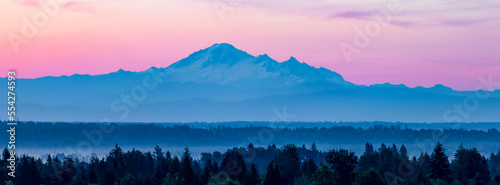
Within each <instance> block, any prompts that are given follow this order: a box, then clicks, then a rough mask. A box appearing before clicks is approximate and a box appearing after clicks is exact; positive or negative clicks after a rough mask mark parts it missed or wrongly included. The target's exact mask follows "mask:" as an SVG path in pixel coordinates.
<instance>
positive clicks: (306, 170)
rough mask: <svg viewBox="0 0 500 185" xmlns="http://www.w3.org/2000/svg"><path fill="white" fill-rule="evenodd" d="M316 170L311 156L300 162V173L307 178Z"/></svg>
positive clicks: (316, 167)
mask: <svg viewBox="0 0 500 185" xmlns="http://www.w3.org/2000/svg"><path fill="white" fill-rule="evenodd" d="M316 170H318V166H316V163H315V162H314V160H313V159H312V158H310V159H309V160H308V161H304V163H303V164H302V173H303V174H304V175H306V176H307V177H308V178H311V177H312V175H313V174H314V172H316Z"/></svg>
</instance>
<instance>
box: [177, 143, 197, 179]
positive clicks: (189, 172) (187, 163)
mask: <svg viewBox="0 0 500 185" xmlns="http://www.w3.org/2000/svg"><path fill="white" fill-rule="evenodd" d="M192 162H193V158H191V153H190V152H189V149H188V148H187V147H186V148H185V149H184V153H183V154H182V157H181V164H182V166H181V172H180V176H181V177H182V178H183V179H184V180H185V182H186V183H187V184H188V185H195V184H196V183H197V182H198V180H197V177H196V176H195V174H194V170H193V167H192V166H191V164H192Z"/></svg>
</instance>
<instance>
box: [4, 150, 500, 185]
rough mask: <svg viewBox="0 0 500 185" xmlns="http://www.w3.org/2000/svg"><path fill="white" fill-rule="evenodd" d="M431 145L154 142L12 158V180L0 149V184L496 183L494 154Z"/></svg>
mask: <svg viewBox="0 0 500 185" xmlns="http://www.w3.org/2000/svg"><path fill="white" fill-rule="evenodd" d="M444 151H445V148H444V147H443V145H442V144H441V143H439V142H437V143H436V144H435V145H434V149H433V150H432V152H431V153H427V152H426V153H421V154H420V155H419V156H412V157H410V156H408V152H407V150H406V147H405V146H404V145H401V146H399V147H398V146H396V145H395V144H392V145H385V144H382V145H381V146H380V147H378V148H377V149H376V148H374V146H373V145H372V144H371V143H368V142H367V143H366V144H365V151H364V152H363V154H362V155H360V156H357V155H356V154H355V153H354V152H352V151H349V150H345V149H334V150H330V151H328V152H323V151H318V150H317V148H316V146H315V145H314V144H313V145H312V146H311V147H310V148H306V146H305V145H302V146H296V145H294V144H287V145H284V146H282V147H280V148H278V147H276V145H269V146H267V147H255V146H253V144H249V145H248V146H247V147H234V148H232V149H229V150H227V151H226V152H224V153H221V152H212V153H202V155H201V158H200V159H193V158H192V157H191V153H190V151H189V148H187V147H186V148H185V150H184V152H183V154H182V155H181V156H172V155H171V153H170V152H169V151H166V152H164V151H163V150H162V148H160V147H158V146H156V147H155V149H154V151H152V152H142V151H139V150H135V149H132V150H131V151H123V150H122V148H121V147H119V146H118V145H115V147H114V148H113V149H112V150H111V151H110V152H109V154H108V155H107V156H106V157H103V158H98V157H92V158H91V160H90V161H89V162H86V161H79V160H78V159H72V158H64V159H59V158H58V157H57V156H56V157H52V156H51V155H49V156H48V157H47V159H41V158H34V157H30V156H26V155H23V156H20V157H18V158H16V160H17V167H16V177H15V178H13V179H12V178H9V177H8V176H7V172H6V171H7V169H6V168H4V167H5V166H7V162H8V161H7V159H9V158H10V153H9V151H8V150H7V149H4V151H3V152H2V154H1V155H2V160H1V162H0V163H1V165H2V168H1V170H0V179H1V181H0V183H2V184H17V185H25V184H26V185H36V184H44V185H66V184H71V185H90V184H98V185H110V184H115V185H257V184H258V185H392V184H394V185H422V184H423V185H447V184H450V185H480V184H483V185H498V184H500V151H499V152H497V153H491V154H490V156H488V157H486V156H482V155H481V154H480V153H479V151H478V150H477V149H476V148H465V147H463V145H460V146H459V147H458V150H456V151H455V153H454V155H453V156H452V157H450V156H447V155H446V154H445V152H444Z"/></svg>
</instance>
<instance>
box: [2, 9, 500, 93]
mask: <svg viewBox="0 0 500 185" xmlns="http://www.w3.org/2000/svg"><path fill="white" fill-rule="evenodd" d="M46 2H48V3H51V2H52V3H53V4H48V3H46ZM47 7H48V8H47ZM377 16H378V17H379V18H377ZM0 22H1V23H2V26H1V27H0V35H2V37H0V60H1V61H2V62H1V63H0V69H1V70H0V71H7V70H9V69H11V68H14V69H16V70H17V71H18V74H19V75H20V77H25V78H35V77H41V76H48V75H50V76H59V75H71V74H74V73H80V74H102V73H109V72H112V71H116V70H118V69H119V68H122V69H125V70H130V71H141V70H145V69H147V68H149V67H151V66H156V67H165V66H168V65H170V64H171V63H173V62H176V61H177V60H179V59H181V58H184V57H187V56H188V55H189V54H191V53H192V52H194V51H198V50H199V49H203V48H206V47H208V46H210V45H212V44H213V43H230V44H233V45H234V46H235V47H237V48H239V49H241V50H244V51H247V52H248V53H250V54H252V55H260V54H264V53H267V54H268V55H269V56H270V57H272V58H274V59H276V60H278V61H280V62H281V61H284V60H286V59H288V58H290V56H294V57H296V58H297V59H298V60H299V61H301V62H306V63H308V64H310V65H313V66H316V67H320V66H322V67H325V68H328V69H331V70H333V71H336V72H338V73H340V74H341V75H343V76H344V78H345V79H346V80H348V81H351V82H354V83H357V84H367V85H369V84H376V83H386V82H389V83H394V84H400V83H404V84H406V85H408V86H410V87H414V86H425V87H430V86H434V85H435V84H444V85H446V86H450V87H452V88H454V89H458V90H474V89H477V88H478V85H479V84H480V82H479V80H478V78H479V77H481V76H483V77H485V78H486V77H487V76H488V75H490V74H492V75H493V79H499V80H497V81H500V61H499V59H500V52H499V51H500V34H499V33H500V2H499V1H487V0H477V1H468V0H439V1H436V0H420V1H407V0H405V1H395V0H391V1H381V0H369V1H368V0H359V1H351V0H336V1H327V0H317V1H305V0H273V1H269V0H208V1H202V0H185V1H180V0H177V1H172V0H162V1H159V0H141V1H139V0H76V1H74V0H59V1H55V0H49V1H38V0H6V1H0ZM28 28H34V29H35V30H30V29H28ZM30 31H31V32H30ZM27 33H28V34H27ZM0 76H5V74H3V73H2V74H1V75H0Z"/></svg>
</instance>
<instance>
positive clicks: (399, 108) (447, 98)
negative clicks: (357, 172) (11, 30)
mask: <svg viewBox="0 0 500 185" xmlns="http://www.w3.org/2000/svg"><path fill="white" fill-rule="evenodd" d="M0 83H3V84H6V79H5V78H2V79H0ZM17 84H18V85H17V89H16V91H17V95H18V101H17V104H18V108H17V111H18V113H17V114H18V116H19V119H20V120H31V121H117V122H190V121H208V122H218V121H269V120H272V119H275V118H276V114H277V113H276V110H279V111H282V109H284V107H286V110H287V113H288V114H293V115H295V116H294V119H293V120H281V121H403V122H445V121H464V122H471V121H498V120H500V116H499V114H498V112H499V111H500V91H493V92H483V91H478V92H479V93H481V94H484V93H488V94H489V95H490V96H489V98H486V99H478V102H479V103H478V106H477V107H474V110H467V111H468V112H467V115H468V116H464V115H461V114H460V113H458V112H456V111H455V109H454V107H455V106H464V102H465V103H467V101H466V100H467V98H468V97H469V98H474V97H475V95H476V93H478V92H476V91H455V90H453V89H451V88H449V87H446V86H443V85H439V84H438V85H436V86H434V87H431V88H424V87H416V88H409V87H407V86H405V85H402V84H401V85H393V84H378V85H371V86H364V85H356V84H353V83H351V82H348V81H345V80H344V78H343V77H342V76H341V75H340V74H338V73H336V72H333V71H330V70H328V69H325V68H315V67H312V66H310V65H308V64H307V63H304V62H299V61H298V60H297V59H295V58H294V57H291V58H290V59H289V60H287V61H283V62H278V61H276V60H274V59H272V58H271V57H269V56H268V55H267V54H263V55H259V56H252V55H250V54H248V53H246V52H244V51H242V50H239V49H237V48H235V47H234V46H232V45H230V44H225V43H221V44H214V45H212V46H210V47H208V48H206V49H202V50H200V51H197V52H194V53H193V54H191V55H189V56H188V57H186V58H184V59H182V60H179V61H178V62H175V63H173V64H172V65H170V66H168V67H164V68H159V66H157V67H152V68H150V69H148V70H146V71H141V72H130V71H124V70H119V71H116V72H112V73H109V74H103V75H94V76H91V75H78V74H76V75H72V76H61V77H42V78H36V79H18V82H17ZM469 103H470V102H469ZM0 105H5V106H6V104H5V103H4V102H2V103H1V104H0ZM468 106H470V105H468ZM450 110H451V111H452V112H451V113H447V112H448V111H450ZM0 119H7V117H6V115H0ZM278 121H280V120H278Z"/></svg>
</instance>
